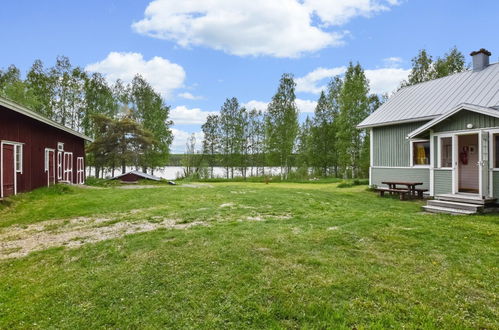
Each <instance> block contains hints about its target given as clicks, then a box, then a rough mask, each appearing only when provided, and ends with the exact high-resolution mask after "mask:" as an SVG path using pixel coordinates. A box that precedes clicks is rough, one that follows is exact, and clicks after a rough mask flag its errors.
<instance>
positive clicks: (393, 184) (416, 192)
mask: <svg viewBox="0 0 499 330" xmlns="http://www.w3.org/2000/svg"><path fill="white" fill-rule="evenodd" d="M381 183H382V184H386V185H388V188H389V189H391V190H398V189H400V190H409V191H410V193H411V195H412V196H418V197H420V198H422V197H423V192H424V191H427V189H416V186H421V185H422V184H423V182H408V181H382V182H381ZM397 185H399V186H406V187H407V188H398V187H397Z"/></svg>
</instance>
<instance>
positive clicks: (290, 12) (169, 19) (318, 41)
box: [132, 0, 396, 57]
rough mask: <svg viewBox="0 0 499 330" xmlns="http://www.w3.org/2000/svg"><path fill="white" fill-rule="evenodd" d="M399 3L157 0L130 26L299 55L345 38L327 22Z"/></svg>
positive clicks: (237, 51)
mask: <svg viewBox="0 0 499 330" xmlns="http://www.w3.org/2000/svg"><path fill="white" fill-rule="evenodd" d="M395 4H396V2H395V1H394V0H305V1H302V0H272V1H269V0H252V1H247V0H206V1H199V0H182V1H178V0H155V1H152V2H151V3H150V4H149V5H148V6H147V8H146V10H145V14H144V16H145V17H144V18H143V19H142V20H140V21H138V22H135V23H133V24H132V28H133V29H134V30H135V31H136V32H138V33H140V34H144V35H148V36H151V37H154V38H159V39H164V40H171V41H174V42H176V43H177V44H178V45H180V46H182V47H188V46H191V45H192V46H205V47H209V48H213V49H217V50H222V51H224V52H226V53H229V54H234V55H270V56H275V57H298V56H300V55H302V54H303V53H307V52H314V51H318V50H320V49H323V48H325V47H330V46H339V45H342V44H343V37H344V36H345V35H346V34H347V32H346V31H343V30H336V31H331V29H329V28H327V27H330V26H333V25H335V26H339V25H342V24H345V23H347V22H348V21H350V20H351V19H352V18H354V17H357V16H364V17H369V16H370V15H372V14H375V13H377V12H381V11H386V10H388V9H389V8H390V6H393V5H395Z"/></svg>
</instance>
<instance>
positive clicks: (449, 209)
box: [423, 194, 497, 215]
mask: <svg viewBox="0 0 499 330" xmlns="http://www.w3.org/2000/svg"><path fill="white" fill-rule="evenodd" d="M495 202H496V199H495V198H486V199H481V198H478V197H476V196H468V195H465V194H456V195H451V194H445V195H437V196H435V199H434V200H429V201H428V204H427V205H425V206H423V210H424V211H426V212H431V213H447V214H455V215H470V214H480V213H488V212H494V211H496V210H497V205H496V204H495Z"/></svg>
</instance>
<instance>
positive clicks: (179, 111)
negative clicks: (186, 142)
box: [170, 105, 218, 125]
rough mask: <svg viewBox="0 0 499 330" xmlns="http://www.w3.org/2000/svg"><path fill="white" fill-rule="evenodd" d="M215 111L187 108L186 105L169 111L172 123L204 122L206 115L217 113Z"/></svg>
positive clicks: (199, 123)
mask: <svg viewBox="0 0 499 330" xmlns="http://www.w3.org/2000/svg"><path fill="white" fill-rule="evenodd" d="M217 113H218V112H216V111H202V110H201V109H199V108H193V109H189V108H187V107H186V106H183V105H180V106H177V107H175V108H173V109H171V111H170V119H171V120H173V123H174V125H183V124H198V125H201V124H204V123H205V121H206V117H207V116H208V115H211V114H217Z"/></svg>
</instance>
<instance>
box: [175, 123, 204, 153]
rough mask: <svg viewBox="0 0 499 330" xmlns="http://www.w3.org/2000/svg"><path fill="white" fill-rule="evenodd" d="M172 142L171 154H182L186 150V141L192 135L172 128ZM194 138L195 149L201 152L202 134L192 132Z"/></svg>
mask: <svg viewBox="0 0 499 330" xmlns="http://www.w3.org/2000/svg"><path fill="white" fill-rule="evenodd" d="M172 133H173V142H172V144H171V146H170V148H171V152H172V153H175V154H181V153H184V152H185V150H186V143H187V139H189V138H190V137H191V135H192V133H189V132H186V131H182V130H179V129H176V128H172ZM194 136H195V138H196V149H197V150H201V148H202V145H203V139H204V135H203V132H194Z"/></svg>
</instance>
